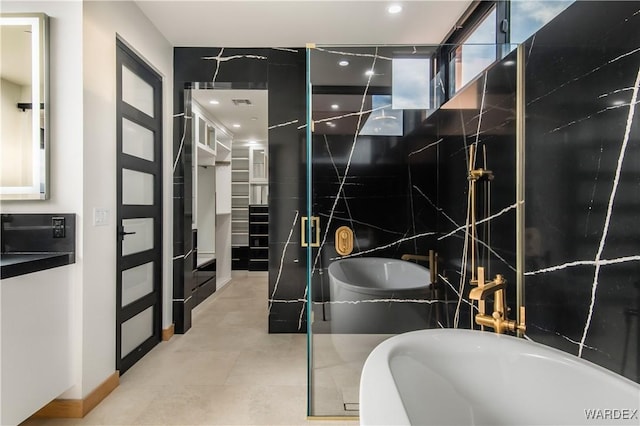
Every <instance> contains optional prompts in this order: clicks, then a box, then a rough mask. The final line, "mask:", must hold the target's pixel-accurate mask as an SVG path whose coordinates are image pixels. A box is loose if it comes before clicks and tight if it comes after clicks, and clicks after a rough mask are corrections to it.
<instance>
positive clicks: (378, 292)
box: [327, 257, 431, 296]
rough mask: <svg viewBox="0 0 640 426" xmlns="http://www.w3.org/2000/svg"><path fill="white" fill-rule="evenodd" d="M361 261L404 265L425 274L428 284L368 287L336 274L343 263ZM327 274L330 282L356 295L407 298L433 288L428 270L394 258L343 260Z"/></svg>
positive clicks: (330, 267) (336, 262)
mask: <svg viewBox="0 0 640 426" xmlns="http://www.w3.org/2000/svg"><path fill="white" fill-rule="evenodd" d="M361 261H367V262H371V261H381V262H392V263H402V264H403V266H406V267H408V268H411V269H413V270H415V271H416V272H418V273H419V274H424V275H425V279H426V284H425V285H421V286H412V287H400V288H385V287H366V286H362V285H357V284H351V283H349V282H347V281H345V280H344V279H342V278H340V277H338V276H337V275H336V274H335V272H334V270H335V269H337V268H340V267H341V265H340V263H341V262H361ZM405 264H406V265H405ZM327 272H328V274H329V281H330V282H331V280H334V282H335V283H336V284H337V285H338V286H339V287H342V288H345V289H347V290H350V291H352V292H354V293H358V294H366V295H370V296H388V295H389V294H390V293H396V294H398V295H402V296H406V295H408V294H409V295H410V294H412V293H415V294H418V293H421V292H426V291H427V290H429V289H430V288H431V276H430V271H429V269H428V268H425V267H424V266H422V265H418V264H416V263H412V262H407V261H404V260H400V259H393V258H386V257H358V258H348V259H341V260H337V261H335V262H333V263H332V264H331V265H329V267H328V268H327ZM398 278H399V279H401V277H398Z"/></svg>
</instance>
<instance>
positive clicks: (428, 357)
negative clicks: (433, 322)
mask: <svg viewBox="0 0 640 426" xmlns="http://www.w3.org/2000/svg"><path fill="white" fill-rule="evenodd" d="M638 410H640V385H638V384H637V383H634V382H632V381H631V380H628V379H626V378H624V377H622V376H619V375H617V374H615V373H612V372H611V371H609V370H606V369H604V368H602V367H600V366H598V365H595V364H593V363H591V362H588V361H585V360H583V359H580V358H578V357H575V356H573V355H570V354H568V353H566V352H562V351H559V350H557V349H553V348H550V347H548V346H544V345H541V344H539V343H534V342H531V341H527V340H525V339H520V338H516V337H512V336H506V335H498V334H495V333H492V332H482V331H472V330H453V329H437V330H421V331H415V332H411V333H405V334H402V335H399V336H394V337H391V338H390V339H387V340H386V341H384V342H383V343H381V344H380V345H378V347H376V348H375V349H374V350H373V351H372V352H371V354H370V355H369V357H368V358H367V361H366V362H365V365H364V368H363V370H362V377H361V380H360V422H361V423H360V424H361V425H391V424H393V425H496V426H498V425H514V426H524V425H527V426H528V425H558V426H559V425H589V424H592V425H602V424H612V425H613V424H615V425H638V424H640V421H639V420H638V417H639V415H640V414H639V413H640V411H638Z"/></svg>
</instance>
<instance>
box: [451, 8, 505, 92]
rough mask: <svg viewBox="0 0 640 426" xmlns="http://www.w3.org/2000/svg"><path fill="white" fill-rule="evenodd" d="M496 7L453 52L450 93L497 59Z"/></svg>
mask: <svg viewBox="0 0 640 426" xmlns="http://www.w3.org/2000/svg"><path fill="white" fill-rule="evenodd" d="M496 14H497V12H496V8H495V7H493V8H491V11H490V12H489V13H488V14H487V15H485V17H484V18H483V19H482V20H481V21H480V23H479V24H478V26H477V27H476V28H475V29H474V30H473V31H472V32H471V33H470V34H469V35H468V36H467V37H466V38H465V39H463V41H462V43H461V44H460V45H459V46H458V47H457V48H455V49H454V50H453V51H452V52H451V58H450V61H449V76H450V79H449V93H450V94H451V95H453V94H454V93H455V92H457V91H458V90H459V89H460V88H462V87H463V86H464V85H465V84H467V83H468V82H469V81H471V80H472V79H473V78H475V77H476V76H477V75H478V74H480V73H481V72H482V71H484V70H485V69H486V68H487V67H488V66H489V65H491V64H492V63H493V62H494V61H495V60H496Z"/></svg>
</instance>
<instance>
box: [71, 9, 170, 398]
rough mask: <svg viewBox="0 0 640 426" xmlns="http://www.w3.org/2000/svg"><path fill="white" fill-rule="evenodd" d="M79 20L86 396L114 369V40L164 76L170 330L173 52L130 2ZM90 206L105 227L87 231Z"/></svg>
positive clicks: (165, 320)
mask: <svg viewBox="0 0 640 426" xmlns="http://www.w3.org/2000/svg"><path fill="white" fill-rule="evenodd" d="M83 15H84V20H83V22H84V29H83V78H84V118H85V120H84V132H83V133H84V140H85V146H86V147H87V149H85V150H84V154H83V158H84V173H83V182H84V186H85V188H86V189H85V191H84V199H83V213H84V215H85V217H87V218H88V220H87V224H86V226H85V229H84V231H85V232H84V246H85V259H84V262H85V267H84V274H83V281H84V283H85V291H84V297H83V308H84V309H83V318H82V322H83V326H84V329H83V354H82V358H83V362H84V365H83V374H82V393H83V396H86V394H87V393H88V392H90V391H91V390H93V389H94V388H95V387H96V386H98V385H99V384H100V383H101V382H102V381H104V380H105V379H106V378H107V377H108V376H109V375H110V374H112V373H113V371H114V366H115V311H116V307H115V288H116V287H115V285H116V284H115V283H116V275H115V254H116V239H115V238H114V236H115V232H116V223H115V212H116V127H115V123H116V103H115V102H116V35H118V36H119V37H120V38H121V40H123V41H124V42H125V44H127V45H128V46H129V47H131V48H132V50H134V51H135V52H137V53H138V55H139V56H140V57H141V58H143V59H144V60H145V61H146V62H147V63H148V64H149V65H151V67H152V68H154V69H155V70H156V71H157V72H158V73H159V74H160V75H161V76H162V77H163V91H164V94H163V113H164V118H165V119H164V128H163V154H164V167H163V169H164V176H163V198H164V206H163V222H164V223H163V257H164V258H163V277H164V279H163V293H164V294H163V315H162V317H163V328H166V327H168V326H169V325H170V324H171V323H172V305H171V303H172V289H173V283H172V279H173V278H172V277H173V272H172V254H173V248H172V238H173V236H172V230H173V225H172V222H173V214H172V212H173V199H172V189H173V183H172V179H173V175H172V171H171V167H172V158H171V157H172V151H173V148H172V146H173V144H172V138H173V134H172V132H173V102H172V100H173V47H172V46H171V45H170V44H169V42H168V41H167V40H166V39H165V38H164V37H163V36H162V34H160V33H159V32H158V31H157V30H156V29H155V27H154V26H153V25H152V24H151V23H150V21H149V20H148V19H147V18H146V17H145V16H144V15H143V14H142V12H141V11H140V9H139V8H138V7H137V6H136V5H135V4H134V3H132V2H100V1H95V2H94V1H90V2H85V3H84V9H83ZM96 207H98V208H107V209H109V210H110V212H111V214H110V220H109V225H108V226H100V227H95V226H93V225H92V223H91V217H92V215H93V209H94V208H96Z"/></svg>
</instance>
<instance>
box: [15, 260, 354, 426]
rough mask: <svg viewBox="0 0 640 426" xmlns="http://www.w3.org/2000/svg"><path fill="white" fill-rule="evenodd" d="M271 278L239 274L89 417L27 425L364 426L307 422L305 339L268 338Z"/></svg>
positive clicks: (28, 424)
mask: <svg viewBox="0 0 640 426" xmlns="http://www.w3.org/2000/svg"><path fill="white" fill-rule="evenodd" d="M267 281H268V280H267V273H260V272H248V273H246V272H238V273H234V276H233V279H232V281H231V282H230V283H229V284H227V285H226V286H225V287H224V288H222V289H221V290H219V291H217V292H216V293H214V294H213V295H212V296H211V297H209V298H208V299H207V300H205V301H204V302H203V303H202V304H201V305H199V306H198V307H197V308H196V309H195V310H194V312H193V326H192V328H191V329H190V330H189V331H188V332H187V333H186V334H183V335H175V336H173V337H172V338H171V339H170V340H169V341H167V342H161V343H159V344H158V345H157V346H156V347H155V348H154V349H153V350H151V351H150V352H149V353H148V354H147V355H146V356H145V357H144V358H142V359H141V360H140V361H139V362H138V363H137V364H135V365H134V366H133V367H132V368H131V369H129V371H127V372H126V373H125V374H123V375H122V377H121V378H120V386H118V387H117V388H116V389H115V390H114V391H113V392H112V393H111V394H110V395H109V396H107V398H105V399H104V400H103V401H102V402H101V403H100V404H99V405H98V406H97V407H96V408H94V409H93V410H92V411H91V412H90V413H88V414H87V415H86V416H85V417H84V418H83V419H36V418H31V419H28V420H26V421H25V422H23V423H22V425H21V426H61V425H64V426H74V425H305V424H312V425H318V426H320V425H332V426H338V425H352V426H353V425H357V424H358V422H357V421H347V420H342V419H338V420H332V421H328V420H308V419H307V417H306V414H307V413H306V406H307V401H306V394H307V383H306V377H307V373H306V362H307V361H306V359H307V354H306V336H305V335H304V334H269V333H268V332H267V309H268V306H267V294H268V283H267Z"/></svg>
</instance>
